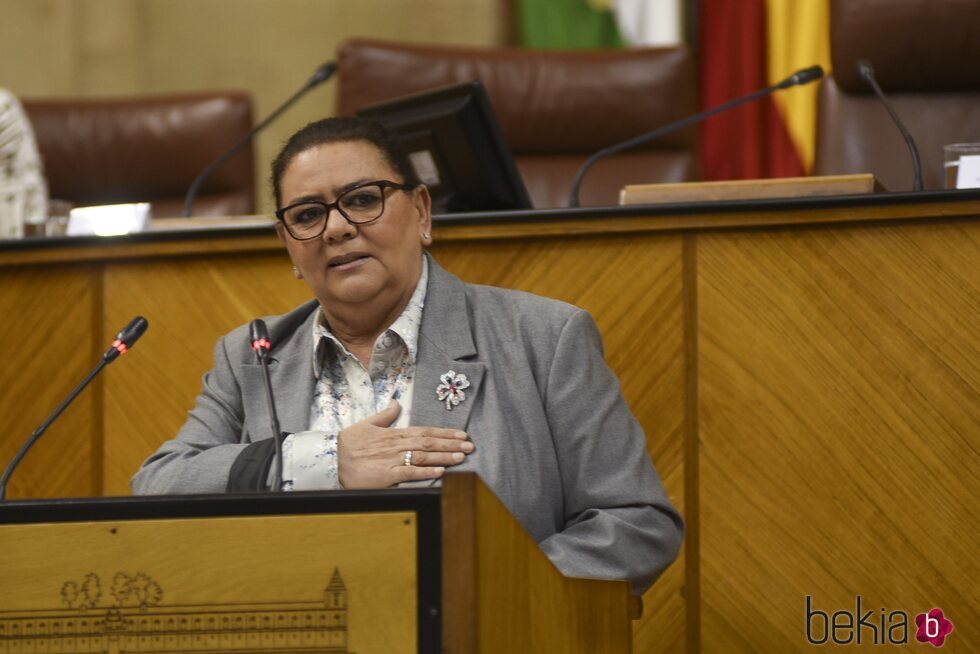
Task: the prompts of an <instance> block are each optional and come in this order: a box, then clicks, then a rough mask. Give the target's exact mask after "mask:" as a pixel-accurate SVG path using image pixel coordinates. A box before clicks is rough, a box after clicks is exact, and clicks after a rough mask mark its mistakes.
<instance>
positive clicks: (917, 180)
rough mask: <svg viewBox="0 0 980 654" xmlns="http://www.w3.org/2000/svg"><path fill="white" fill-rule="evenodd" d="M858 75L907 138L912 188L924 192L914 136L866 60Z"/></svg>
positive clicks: (863, 60)
mask: <svg viewBox="0 0 980 654" xmlns="http://www.w3.org/2000/svg"><path fill="white" fill-rule="evenodd" d="M857 67H858V75H860V76H861V79H863V80H864V81H865V82H866V83H867V84H868V86H870V87H871V88H872V90H874V92H875V95H877V96H878V99H879V100H881V104H883V105H885V109H886V110H887V111H888V115H889V116H891V118H892V122H893V123H895V126H896V127H898V131H899V132H901V133H902V136H903V137H904V138H905V143H906V145H908V146H909V152H910V153H911V154H912V175H913V177H914V179H913V182H912V188H913V190H916V191H921V190H922V164H921V163H920V162H919V149H918V148H917V147H915V141H914V140H912V135H911V134H909V131H908V130H907V129H905V125H903V124H902V121H901V120H900V119H899V117H898V114H897V113H895V110H894V109H892V105H891V103H890V102H888V98H886V97H885V94H884V93H883V92H882V90H881V87H880V86H878V80H876V79H875V69H874V68H872V67H871V64H870V63H869V62H868V61H867V60H866V59H861V60H860V61H858V63H857Z"/></svg>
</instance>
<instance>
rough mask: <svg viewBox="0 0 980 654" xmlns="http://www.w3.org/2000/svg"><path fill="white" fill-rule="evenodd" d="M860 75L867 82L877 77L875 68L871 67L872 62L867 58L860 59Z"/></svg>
mask: <svg viewBox="0 0 980 654" xmlns="http://www.w3.org/2000/svg"><path fill="white" fill-rule="evenodd" d="M857 68H858V75H860V76H861V79H863V80H864V81H865V82H870V81H871V80H873V79H874V78H875V69H874V68H872V67H871V62H870V61H868V60H867V59H859V60H858V63H857Z"/></svg>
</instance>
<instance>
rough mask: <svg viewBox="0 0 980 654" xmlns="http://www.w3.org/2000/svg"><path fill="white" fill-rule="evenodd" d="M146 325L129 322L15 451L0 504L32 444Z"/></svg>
mask: <svg viewBox="0 0 980 654" xmlns="http://www.w3.org/2000/svg"><path fill="white" fill-rule="evenodd" d="M147 325H148V323H147V321H146V319H145V318H143V317H141V316H137V317H136V318H133V320H132V321H130V323H129V324H128V325H126V326H125V327H124V328H123V329H122V331H120V332H119V334H117V335H116V340H114V341H113V342H112V347H110V348H109V349H108V350H107V351H106V353H105V354H103V355H102V360H101V361H99V363H98V365H96V366H95V368H93V369H92V372H90V373H89V374H88V375H87V376H86V377H85V379H83V380H82V383H80V384H79V385H78V386H76V387H75V390H73V391H72V392H71V393H70V394H69V395H68V397H66V398H65V399H64V400H63V401H62V403H61V404H59V405H58V408H57V409H55V410H54V413H52V414H51V415H50V416H49V417H48V419H47V420H45V421H44V422H43V423H41V426H40V427H38V428H37V429H35V430H34V433H33V434H31V436H30V438H28V439H27V441H26V442H25V443H24V444H23V445H21V446H20V449H19V450H17V454H15V455H14V458H13V460H12V461H11V462H10V464H9V465H8V466H7V468H6V470H4V471H3V476H2V477H0V502H2V501H4V500H5V499H6V498H7V482H9V481H10V477H11V476H13V474H14V470H16V469H17V466H18V465H19V464H20V462H21V460H22V459H23V458H24V456H26V455H27V452H28V451H29V450H30V449H31V447H33V446H34V443H36V442H37V441H38V439H40V438H41V436H43V435H44V432H46V431H47V430H48V427H50V426H51V424H52V423H53V422H54V421H55V420H57V419H58V416H60V415H61V414H62V412H63V411H64V410H65V409H67V408H68V405H69V404H71V403H72V401H73V400H74V399H75V398H76V397H78V394H79V393H81V392H82V391H83V390H85V387H86V386H88V385H89V384H90V383H91V381H92V380H93V379H95V378H96V376H97V375H98V374H99V373H100V372H102V369H103V368H105V367H106V366H107V365H109V364H110V363H112V362H113V361H115V360H116V358H117V357H118V356H119V355H120V354H124V353H125V352H126V350H127V349H129V348H130V347H132V345H133V343H135V342H136V339H138V338H139V337H140V336H142V335H143V332H144V331H146V328H147Z"/></svg>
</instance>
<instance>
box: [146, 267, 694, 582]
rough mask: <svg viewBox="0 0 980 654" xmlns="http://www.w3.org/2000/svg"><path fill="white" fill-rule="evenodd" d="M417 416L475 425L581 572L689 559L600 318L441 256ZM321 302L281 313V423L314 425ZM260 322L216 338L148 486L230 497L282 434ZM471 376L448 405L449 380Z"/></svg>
mask: <svg viewBox="0 0 980 654" xmlns="http://www.w3.org/2000/svg"><path fill="white" fill-rule="evenodd" d="M429 266H430V267H429V271H430V272H429V288H428V290H427V293H426V302H425V309H424V311H423V316H422V325H421V327H420V331H419V348H418V361H417V367H416V374H415V391H414V396H413V401H412V419H411V422H412V424H415V425H426V426H432V427H448V428H457V429H463V430H465V431H466V432H467V433H468V434H469V437H470V439H471V440H472V441H473V442H474V443H475V445H476V451H475V452H474V453H473V454H470V455H468V456H467V458H466V461H465V462H464V463H462V464H461V465H459V466H456V467H454V468H452V469H453V470H473V471H475V472H477V473H478V474H479V476H480V477H481V478H482V479H483V481H484V482H485V483H486V484H487V486H488V487H489V488H490V489H491V490H493V492H494V493H495V494H496V495H497V497H499V498H500V500H501V501H502V502H503V503H504V504H505V505H506V506H507V507H508V508H509V509H510V511H511V512H512V513H513V514H514V516H515V518H516V519H517V520H518V521H519V522H520V523H521V524H522V525H523V526H524V528H525V529H526V530H527V531H528V532H529V533H530V535H531V536H532V537H533V538H534V540H535V541H537V542H538V544H539V545H540V547H541V549H542V550H543V551H544V552H545V554H547V556H548V557H549V558H550V559H551V561H552V562H553V563H554V564H555V566H556V567H557V568H558V569H559V570H561V572H562V573H563V574H565V575H567V576H573V577H588V578H596V579H627V580H630V581H631V582H632V585H633V590H634V592H642V591H643V590H644V589H645V588H647V587H648V586H649V585H650V584H652V583H653V581H654V579H656V577H657V576H658V575H659V574H660V573H661V572H662V571H663V570H664V568H666V567H667V566H668V565H669V564H670V563H671V562H672V561H673V560H674V558H675V557H676V556H677V552H678V550H679V548H680V542H681V538H682V533H683V523H682V520H681V517H680V515H679V514H678V513H677V511H676V510H675V509H674V507H673V506H672V505H671V504H670V502H669V501H668V500H667V497H666V495H665V493H664V489H663V486H662V484H661V482H660V479H659V477H658V476H657V473H656V472H655V471H654V468H653V464H652V463H651V461H650V457H649V456H648V454H647V451H646V440H645V438H644V435H643V430H642V429H641V427H640V425H639V423H637V421H636V419H635V418H634V417H633V414H632V413H631V412H630V410H629V408H628V407H627V406H626V402H625V401H624V400H623V396H622V394H621V392H620V388H619V382H618V380H617V379H616V376H615V375H614V374H613V373H612V371H611V370H610V369H609V368H608V367H607V366H606V363H605V360H604V358H603V351H602V342H601V338H600V335H599V332H598V329H597V328H596V326H595V323H594V322H593V320H592V318H591V317H590V316H589V315H588V314H587V313H586V312H585V311H582V310H581V309H578V308H576V307H574V306H571V305H569V304H565V303H563V302H558V301H556V300H550V299H546V298H542V297H538V296H535V295H531V294H528V293H523V292H520V291H512V290H505V289H499V288H493V287H488V286H476V285H472V284H464V283H463V282H462V281H460V280H459V279H458V278H456V277H454V276H453V275H451V274H449V273H448V272H446V271H445V270H443V269H442V268H440V267H439V266H438V265H437V264H436V263H435V262H434V261H433V260H432V259H431V258H430V259H429ZM317 308H318V304H317V302H316V301H311V302H308V303H306V304H304V305H302V306H301V307H299V308H297V309H295V310H294V311H292V312H290V313H288V314H286V315H283V316H278V317H271V318H268V319H267V320H266V322H267V324H268V326H269V332H270V335H271V341H272V343H273V349H272V351H271V357H272V363H271V366H270V372H271V375H272V386H273V388H274V389H275V394H276V409H277V412H278V414H279V419H280V423H281V427H282V430H283V431H285V432H289V433H293V432H300V431H304V430H306V429H307V428H308V427H309V425H308V421H309V416H310V406H311V404H312V402H313V390H314V381H315V380H314V378H313V343H312V338H313V336H312V322H313V320H314V317H315V314H316V310H317ZM247 333H248V328H247V326H242V327H239V328H237V329H235V330H234V331H232V332H231V333H230V334H228V335H227V336H225V337H223V338H222V339H221V340H220V341H218V344H217V346H216V347H215V354H214V368H213V369H212V370H211V371H209V372H208V373H207V374H205V375H204V385H203V389H202V390H201V394H200V395H199V396H198V398H197V403H196V405H195V407H194V409H193V410H192V411H191V412H190V415H189V416H188V419H187V422H186V423H185V424H184V426H183V427H182V428H181V430H180V432H179V433H178V434H177V437H176V438H175V439H174V440H171V441H168V442H166V443H164V444H163V445H162V446H161V447H160V449H159V450H157V451H156V452H155V453H154V454H153V455H152V456H150V458H149V459H147V460H146V462H145V463H144V464H143V466H142V467H141V468H140V470H139V471H138V472H137V473H136V476H135V477H134V478H133V480H132V488H133V492H134V493H138V494H156V493H220V492H224V491H225V489H226V486H227V484H228V478H229V471H230V470H231V467H232V465H233V464H234V462H235V459H236V458H237V457H238V456H239V454H241V453H242V451H243V450H244V449H245V448H246V447H247V446H248V445H249V444H250V443H252V442H253V441H256V440H258V439H265V438H269V437H270V436H271V433H270V429H269V416H268V408H267V404H266V398H265V395H264V393H265V391H264V382H263V380H262V371H261V368H260V367H259V365H258V364H256V363H254V356H253V352H252V350H251V349H250V348H249V347H248V345H247V342H246V341H247ZM448 370H455V371H456V372H457V373H463V374H465V375H466V377H467V378H468V379H469V381H470V383H471V386H470V387H469V388H468V389H466V399H465V400H464V401H462V402H461V403H460V404H459V405H458V406H456V407H454V408H453V409H452V410H451V411H448V410H447V409H446V407H445V404H444V403H443V402H440V401H439V400H438V399H437V397H436V387H437V386H438V385H439V377H440V376H441V375H442V374H443V373H445V372H447V371H448Z"/></svg>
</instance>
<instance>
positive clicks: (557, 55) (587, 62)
mask: <svg viewBox="0 0 980 654" xmlns="http://www.w3.org/2000/svg"><path fill="white" fill-rule="evenodd" d="M338 63H339V64H340V68H339V82H338V91H337V98H338V102H337V112H338V114H340V115H353V114H354V113H355V112H356V111H357V110H358V109H360V108H361V107H364V106H366V105H370V104H374V103H377V102H381V101H384V100H389V99H392V98H397V97H400V96H403V95H409V94H412V93H418V92H420V91H425V90H429V89H433V88H437V87H440V86H446V85H450V84H459V83H462V82H467V81H470V80H473V79H479V80H480V81H481V82H483V85H484V86H485V87H486V90H487V94H488V95H489V96H490V101H491V103H492V104H493V107H494V111H495V113H496V114H497V118H498V120H499V122H500V127H501V130H502V131H503V134H504V137H505V138H506V139H507V142H508V144H509V145H510V148H511V151H512V152H513V154H514V158H515V160H516V162H517V167H518V169H519V170H520V172H521V175H522V176H523V178H524V182H525V184H526V185H527V189H528V193H529V194H530V195H531V199H532V201H533V203H534V205H535V207H538V208H545V207H558V206H567V204H568V195H569V192H570V191H571V186H572V180H573V178H574V177H575V173H576V171H577V170H578V168H579V166H580V165H581V164H582V162H584V161H585V159H586V157H587V156H588V155H590V154H592V153H593V152H595V151H597V150H600V149H602V148H604V147H606V146H609V145H612V144H614V143H618V142H620V141H624V140H626V139H629V138H631V137H633V136H636V135H638V134H641V133H643V132H647V131H649V130H652V129H655V128H657V127H660V126H661V125H664V124H666V123H668V122H670V121H672V120H676V119H678V118H682V117H684V116H685V115H687V114H690V113H694V112H695V111H697V109H698V106H697V69H696V66H695V62H694V57H693V55H692V53H691V52H690V51H689V50H688V49H687V48H659V49H631V50H605V51H551V50H526V49H519V48H496V47H491V48H485V47H468V46H432V45H416V44H406V43H392V42H384V41H375V40H363V39H354V40H349V41H347V42H345V43H344V44H342V45H341V47H340V50H339V54H338ZM698 177H699V166H698V155H697V132H696V131H695V130H693V129H692V130H688V131H686V132H683V133H678V134H674V135H672V136H669V137H666V138H664V139H661V140H658V141H656V142H654V143H652V144H650V145H649V146H648V147H645V148H641V149H638V150H635V151H633V152H629V153H625V154H622V155H619V156H616V157H611V158H609V159H607V160H604V161H601V162H599V163H598V164H597V165H596V166H595V167H594V168H593V169H592V170H591V171H590V172H589V173H588V175H586V177H585V181H584V182H583V185H582V190H581V195H580V198H581V204H582V205H583V206H585V205H593V206H596V205H611V204H617V203H618V201H619V190H620V188H622V186H623V185H624V184H628V183H643V182H650V183H652V182H680V181H689V180H696V179H698Z"/></svg>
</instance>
